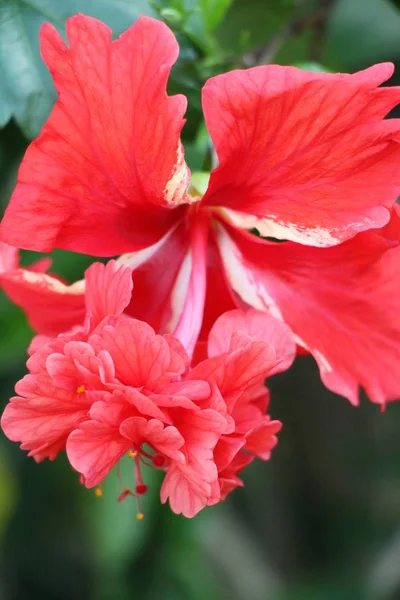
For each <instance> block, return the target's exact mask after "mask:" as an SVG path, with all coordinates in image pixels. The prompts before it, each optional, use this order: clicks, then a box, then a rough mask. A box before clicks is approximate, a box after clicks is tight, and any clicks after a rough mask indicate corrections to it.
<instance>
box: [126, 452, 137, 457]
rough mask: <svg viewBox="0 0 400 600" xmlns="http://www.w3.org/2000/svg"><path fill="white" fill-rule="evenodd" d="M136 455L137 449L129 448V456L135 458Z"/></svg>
mask: <svg viewBox="0 0 400 600" xmlns="http://www.w3.org/2000/svg"><path fill="white" fill-rule="evenodd" d="M137 455H138V451H137V450H129V452H128V456H129V458H136V457H137Z"/></svg>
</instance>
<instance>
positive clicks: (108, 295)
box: [85, 260, 133, 329]
mask: <svg viewBox="0 0 400 600" xmlns="http://www.w3.org/2000/svg"><path fill="white" fill-rule="evenodd" d="M85 283H86V293H85V302H86V311H87V314H88V317H89V320H90V328H91V329H94V328H95V327H96V326H97V325H98V324H99V323H100V322H101V321H102V320H103V319H104V318H105V317H107V316H113V317H119V316H120V315H121V314H122V313H123V311H124V309H125V308H126V307H127V306H128V304H129V302H130V301H131V295H132V288H133V282H132V271H131V269H129V268H128V267H126V266H125V265H121V264H120V265H118V263H116V261H115V260H110V261H109V262H108V263H107V264H106V265H103V264H102V263H99V262H96V263H94V264H93V265H91V266H90V267H89V268H88V269H87V271H86V273H85Z"/></svg>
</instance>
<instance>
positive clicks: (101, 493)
mask: <svg viewBox="0 0 400 600" xmlns="http://www.w3.org/2000/svg"><path fill="white" fill-rule="evenodd" d="M94 493H95V494H96V496H97V497H98V498H101V496H102V495H103V490H102V489H101V488H96V489H95V490H94Z"/></svg>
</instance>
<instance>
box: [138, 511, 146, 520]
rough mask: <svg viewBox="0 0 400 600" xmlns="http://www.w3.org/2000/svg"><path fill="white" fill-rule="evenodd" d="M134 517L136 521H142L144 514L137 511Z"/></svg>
mask: <svg viewBox="0 0 400 600" xmlns="http://www.w3.org/2000/svg"><path fill="white" fill-rule="evenodd" d="M136 518H137V520H138V521H143V519H144V514H143V513H142V512H138V513H137V515H136Z"/></svg>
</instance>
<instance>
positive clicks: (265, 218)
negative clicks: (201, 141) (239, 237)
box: [203, 64, 400, 247]
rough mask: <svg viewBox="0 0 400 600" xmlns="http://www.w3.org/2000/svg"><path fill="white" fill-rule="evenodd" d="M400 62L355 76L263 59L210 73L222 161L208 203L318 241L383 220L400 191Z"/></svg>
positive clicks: (298, 238) (210, 109)
mask: <svg viewBox="0 0 400 600" xmlns="http://www.w3.org/2000/svg"><path fill="white" fill-rule="evenodd" d="M392 72H393V65H391V64H381V65H375V66H374V67H371V68H369V69H367V70H365V71H361V72H359V73H356V74H354V75H346V74H327V73H308V72H306V71H302V70H301V69H297V68H295V67H280V66H276V65H270V66H261V67H256V68H253V69H248V70H247V71H232V72H230V73H227V74H225V75H218V76H217V77H214V78H212V79H210V80H209V81H208V82H207V83H206V85H205V87H204V89H203V107H204V113H205V118H206V122H207V126H208V129H209V132H210V135H211V137H212V139H213V142H214V144H215V147H216V150H217V153H218V157H219V160H220V166H219V167H218V168H217V169H216V170H215V171H214V172H213V173H212V174H211V179H210V186H209V189H208V191H207V193H206V195H205V197H204V199H203V202H204V203H206V204H208V205H211V206H220V207H224V208H223V210H224V211H225V216H226V218H229V219H230V221H231V222H232V223H233V224H234V225H235V226H237V227H241V228H244V229H251V228H253V227H256V228H257V229H258V230H259V231H260V233H261V234H262V235H264V236H270V237H274V238H279V239H286V240H292V241H295V242H298V243H301V244H307V245H311V246H320V247H324V246H333V245H336V244H338V243H341V242H343V241H344V240H346V239H349V238H351V237H353V236H354V235H355V234H357V233H358V232H361V231H365V230H367V229H370V228H378V227H381V226H383V225H385V223H387V222H388V220H389V211H388V208H390V207H391V206H392V205H393V204H394V202H395V201H396V199H397V197H398V195H399V192H400V174H399V169H398V164H399V160H400V146H399V141H400V135H399V133H400V121H399V120H398V119H397V120H396V119H390V120H383V117H384V115H386V114H387V113H388V112H389V111H390V110H391V109H392V108H393V107H394V106H395V105H396V104H397V103H398V102H399V101H400V88H398V87H386V88H378V86H379V84H381V83H382V82H383V81H385V80H387V79H388V78H389V77H390V76H391V75H392Z"/></svg>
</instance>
